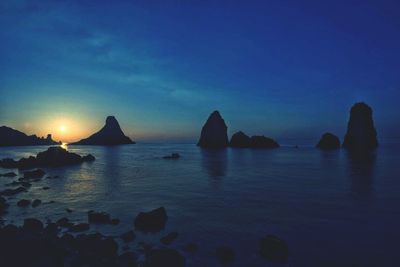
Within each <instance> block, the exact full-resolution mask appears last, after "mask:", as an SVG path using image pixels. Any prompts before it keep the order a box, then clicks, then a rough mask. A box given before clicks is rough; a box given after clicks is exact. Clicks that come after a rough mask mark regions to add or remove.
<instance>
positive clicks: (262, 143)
mask: <svg viewBox="0 0 400 267" xmlns="http://www.w3.org/2000/svg"><path fill="white" fill-rule="evenodd" d="M250 147H252V148H278V147H279V144H278V143H277V142H276V141H274V140H273V139H271V138H268V137H265V136H263V135H262V136H258V135H255V136H252V137H251V138H250Z"/></svg>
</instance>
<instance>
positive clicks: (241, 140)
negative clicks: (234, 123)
mask: <svg viewBox="0 0 400 267" xmlns="http://www.w3.org/2000/svg"><path fill="white" fill-rule="evenodd" d="M229 146H231V147H249V146H250V137H249V136H247V135H246V134H245V133H243V132H242V131H239V132H237V133H235V134H234V135H232V138H231V141H230V142H229Z"/></svg>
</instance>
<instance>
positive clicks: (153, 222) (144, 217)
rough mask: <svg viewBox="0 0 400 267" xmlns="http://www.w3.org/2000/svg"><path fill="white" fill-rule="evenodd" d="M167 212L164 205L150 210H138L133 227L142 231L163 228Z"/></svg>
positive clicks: (153, 230) (155, 230) (156, 230)
mask: <svg viewBox="0 0 400 267" xmlns="http://www.w3.org/2000/svg"><path fill="white" fill-rule="evenodd" d="M167 219H168V217H167V212H166V211H165V208H164V207H160V208H158V209H155V210H152V211H150V212H140V213H139V214H138V216H136V219H135V222H134V224H135V228H136V229H137V230H139V231H143V232H158V231H161V230H162V229H164V227H165V224H166V223H167Z"/></svg>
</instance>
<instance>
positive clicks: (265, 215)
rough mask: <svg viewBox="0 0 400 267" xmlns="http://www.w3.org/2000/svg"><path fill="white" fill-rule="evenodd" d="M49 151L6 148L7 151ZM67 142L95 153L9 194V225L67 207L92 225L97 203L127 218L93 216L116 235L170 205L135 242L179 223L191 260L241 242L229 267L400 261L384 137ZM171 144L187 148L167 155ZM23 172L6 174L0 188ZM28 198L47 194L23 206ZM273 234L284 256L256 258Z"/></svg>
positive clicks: (395, 192) (398, 178) (399, 157)
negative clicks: (273, 142) (252, 145)
mask: <svg viewBox="0 0 400 267" xmlns="http://www.w3.org/2000/svg"><path fill="white" fill-rule="evenodd" d="M46 149H47V147H40V146H36V147H6V148H0V158H6V157H11V158H14V159H19V158H21V157H27V156H30V155H36V153H38V152H40V151H44V150H46ZM68 150H69V151H71V152H75V153H78V154H81V155H86V154H88V153H91V154H93V155H94V156H95V157H96V161H94V162H91V163H84V164H82V165H76V166H69V167H62V168H44V170H45V171H46V172H47V175H46V176H55V175H57V176H59V178H57V179H43V180H42V181H40V182H37V183H33V185H32V187H31V189H30V190H29V192H27V193H21V194H19V195H17V196H15V197H14V198H12V199H10V200H9V201H8V202H9V203H10V204H11V205H10V208H9V213H8V214H7V215H6V216H5V217H4V218H5V220H6V222H5V223H14V224H21V223H22V221H23V219H24V218H26V217H36V218H38V219H41V220H43V221H46V220H53V221H55V220H57V219H59V218H61V217H64V216H67V217H69V218H70V219H71V220H73V221H74V222H86V221H87V215H86V214H87V211H88V210H96V211H105V212H108V213H110V214H111V216H112V217H113V218H119V219H120V220H121V223H120V224H119V225H117V226H98V225H92V226H91V230H90V231H93V232H94V231H100V232H102V233H103V234H106V235H114V236H117V235H120V234H121V233H124V232H126V231H128V230H131V229H133V220H134V218H135V216H136V215H137V214H138V213H139V212H141V211H149V210H152V209H154V208H158V207H160V206H164V207H165V208H166V210H167V213H168V222H167V226H166V229H165V230H163V231H162V232H160V233H158V234H140V233H137V238H136V239H135V241H134V242H133V243H131V244H130V249H131V250H133V251H135V250H136V249H138V247H139V246H138V243H139V242H140V241H145V242H150V243H151V242H153V243H155V244H159V241H158V240H159V238H160V237H161V236H163V235H165V234H166V233H168V232H170V231H177V232H178V233H179V237H178V238H177V239H176V240H175V241H174V242H173V243H172V244H171V245H170V247H172V248H175V249H178V250H180V251H182V248H183V246H184V245H186V244H187V243H191V242H194V243H196V244H197V245H198V247H199V250H198V252H197V253H195V254H188V253H185V252H184V251H182V253H183V254H184V255H185V256H186V261H187V266H219V263H218V261H217V259H216V257H215V248H216V246H219V245H226V246H230V247H231V248H233V249H234V250H235V252H236V258H235V261H234V263H233V264H232V265H231V266H400V253H399V246H400V153H399V151H400V142H387V143H385V144H382V145H381V146H380V147H379V149H377V150H376V151H375V152H374V153H372V154H370V155H365V156H364V157H363V158H362V159H359V158H354V157H353V156H352V155H350V154H348V153H347V152H346V151H345V150H337V151H330V152H324V151H320V150H317V149H315V148H313V147H302V146H300V147H299V148H294V147H291V146H287V147H282V148H279V149H274V150H259V149H231V148H229V149H226V150H220V151H210V150H203V149H200V148H198V147H197V146H195V145H194V144H136V145H126V146H115V147H101V146H70V147H68ZM172 152H177V153H179V154H180V155H181V156H182V157H181V158H180V159H178V160H165V159H163V158H162V157H163V156H165V155H168V154H171V153H172ZM8 171H10V169H1V168H0V173H4V172H8ZM11 171H15V172H16V173H18V170H11ZM16 179H17V178H15V179H13V178H5V177H0V189H1V190H2V189H4V188H9V187H7V186H5V184H6V183H10V182H11V181H13V180H16ZM44 186H49V187H50V189H49V190H43V189H42V187H44ZM21 198H26V199H35V198H38V199H41V200H42V201H43V202H44V203H43V204H42V205H41V206H39V207H37V208H32V207H28V208H19V207H17V206H16V202H17V201H18V200H19V199H21ZM49 201H55V203H53V204H50V203H46V202H49ZM66 208H70V209H72V210H73V212H72V213H70V214H69V213H67V212H66V211H65V209H66ZM267 234H273V235H276V236H278V237H280V238H282V239H284V240H285V241H286V242H287V244H288V246H289V253H290V257H289V260H288V262H287V263H286V264H279V263H273V262H269V261H267V260H265V259H263V258H262V257H261V256H259V254H258V241H259V239H260V238H262V237H263V236H265V235H267Z"/></svg>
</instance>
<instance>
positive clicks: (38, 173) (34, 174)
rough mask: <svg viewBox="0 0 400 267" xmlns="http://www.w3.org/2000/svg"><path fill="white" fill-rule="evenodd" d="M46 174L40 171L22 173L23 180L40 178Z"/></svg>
mask: <svg viewBox="0 0 400 267" xmlns="http://www.w3.org/2000/svg"><path fill="white" fill-rule="evenodd" d="M45 174H46V173H45V172H44V171H43V170H42V169H36V170H34V171H27V172H24V179H35V178H42V177H43V176H44V175H45Z"/></svg>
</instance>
